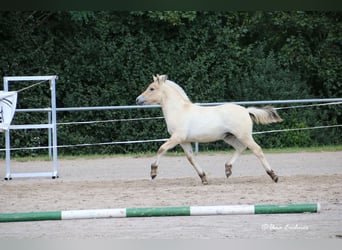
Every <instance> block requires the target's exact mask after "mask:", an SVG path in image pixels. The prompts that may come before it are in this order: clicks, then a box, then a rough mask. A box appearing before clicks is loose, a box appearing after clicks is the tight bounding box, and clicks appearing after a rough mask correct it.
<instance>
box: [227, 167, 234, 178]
mask: <svg viewBox="0 0 342 250" xmlns="http://www.w3.org/2000/svg"><path fill="white" fill-rule="evenodd" d="M225 167H226V176H227V178H229V176H231V175H232V168H233V166H232V165H231V164H229V165H227V164H226V165H225Z"/></svg>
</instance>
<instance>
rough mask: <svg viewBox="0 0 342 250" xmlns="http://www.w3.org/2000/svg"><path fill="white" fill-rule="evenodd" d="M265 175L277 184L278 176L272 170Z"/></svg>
mask: <svg viewBox="0 0 342 250" xmlns="http://www.w3.org/2000/svg"><path fill="white" fill-rule="evenodd" d="M266 173H267V174H268V175H269V176H270V177H271V179H272V180H273V181H274V182H278V179H279V178H278V175H276V174H275V173H274V171H273V170H271V171H266Z"/></svg>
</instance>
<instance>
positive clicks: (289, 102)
mask: <svg viewBox="0 0 342 250" xmlns="http://www.w3.org/2000/svg"><path fill="white" fill-rule="evenodd" d="M329 102H342V98H326V99H295V100H267V101H239V102H210V103H195V104H197V105H200V106H217V105H222V104H227V103H234V104H238V105H275V104H297V103H329ZM148 108H160V105H145V106H140V105H122V106H93V107H66V108H56V111H57V112H70V111H97V110H117V109H148ZM49 111H51V108H32V109H16V112H49Z"/></svg>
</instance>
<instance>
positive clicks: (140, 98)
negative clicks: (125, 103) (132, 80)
mask: <svg viewBox="0 0 342 250" xmlns="http://www.w3.org/2000/svg"><path fill="white" fill-rule="evenodd" d="M135 101H136V103H137V104H138V105H144V103H145V102H146V99H145V97H143V96H138V97H137V99H136V100H135Z"/></svg>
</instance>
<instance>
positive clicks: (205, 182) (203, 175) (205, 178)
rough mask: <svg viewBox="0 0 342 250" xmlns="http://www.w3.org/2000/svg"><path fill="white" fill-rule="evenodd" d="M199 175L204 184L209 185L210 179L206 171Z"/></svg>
mask: <svg viewBox="0 0 342 250" xmlns="http://www.w3.org/2000/svg"><path fill="white" fill-rule="evenodd" d="M199 177H200V178H201V180H202V184H203V185H208V180H207V176H206V175H205V173H203V174H202V175H200V176H199Z"/></svg>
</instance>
